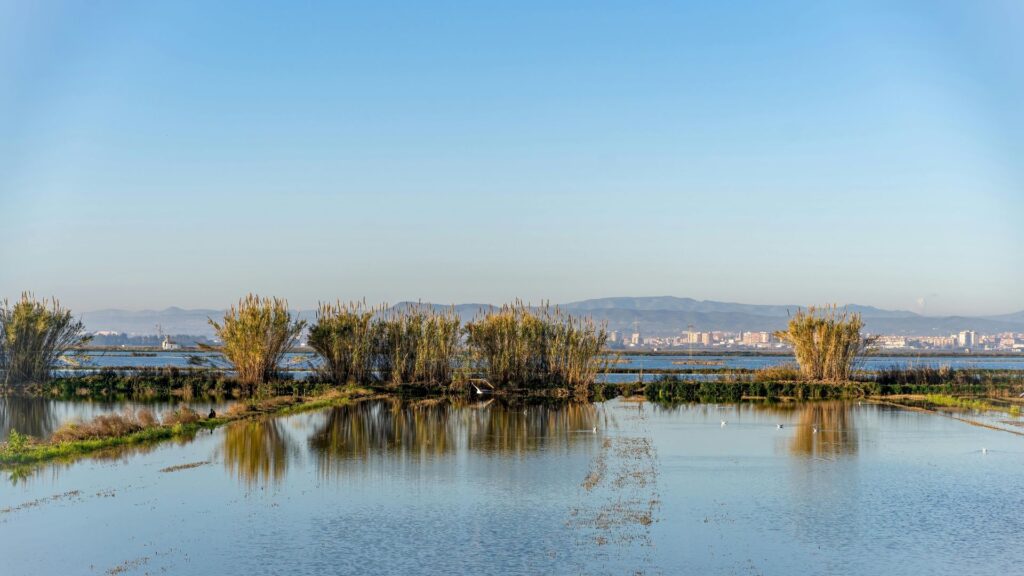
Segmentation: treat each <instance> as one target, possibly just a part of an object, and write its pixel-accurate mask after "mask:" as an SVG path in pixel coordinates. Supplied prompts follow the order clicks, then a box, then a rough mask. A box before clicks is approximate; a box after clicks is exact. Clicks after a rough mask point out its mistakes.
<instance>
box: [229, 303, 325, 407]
mask: <svg viewBox="0 0 1024 576" xmlns="http://www.w3.org/2000/svg"><path fill="white" fill-rule="evenodd" d="M210 325H212V326H213V328H214V330H215V331H216V332H217V337H218V338H220V340H221V341H222V342H223V345H222V346H221V352H222V353H223V354H224V357H225V358H227V360H228V361H229V362H231V364H232V366H234V369H235V372H236V374H237V375H238V381H239V382H240V383H241V384H242V385H244V386H246V387H247V388H249V390H250V391H252V389H253V388H254V387H255V386H256V385H258V384H262V383H264V382H267V381H269V380H272V379H273V378H274V377H275V376H276V374H277V367H278V364H279V363H280V362H281V358H282V357H283V356H284V354H285V353H286V352H287V351H288V349H289V348H291V347H292V345H293V344H294V343H295V339H296V338H297V337H298V336H299V334H300V333H301V332H302V329H303V328H304V327H305V325H306V323H305V321H302V320H295V321H293V320H292V313H291V311H289V309H288V301H287V300H284V299H281V298H262V299H261V298H260V297H259V296H256V295H255V294H249V295H248V296H246V297H245V298H243V299H242V300H240V301H239V302H238V306H232V307H231V309H230V310H228V312H227V314H225V315H224V320H223V321H222V322H220V323H218V322H215V321H213V320H212V319H211V320H210Z"/></svg>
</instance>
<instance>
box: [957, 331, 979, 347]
mask: <svg viewBox="0 0 1024 576" xmlns="http://www.w3.org/2000/svg"><path fill="white" fill-rule="evenodd" d="M977 342H978V335H977V334H976V333H975V332H974V330H964V331H962V332H960V334H959V335H957V338H956V344H957V346H959V347H960V348H974V346H975V345H976V344H977Z"/></svg>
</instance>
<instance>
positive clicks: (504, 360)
mask: <svg viewBox="0 0 1024 576" xmlns="http://www.w3.org/2000/svg"><path fill="white" fill-rule="evenodd" d="M466 334H467V338H466V343H467V345H468V347H469V351H470V355H471V358H472V359H473V362H474V365H475V366H476V367H477V368H478V369H480V370H482V371H483V372H484V374H486V376H487V378H488V380H489V381H490V382H491V383H492V384H494V385H495V386H499V387H522V388H545V387H549V388H550V387H568V388H573V389H576V390H577V391H584V390H585V389H587V388H588V387H589V386H590V385H592V384H593V382H594V380H595V378H596V377H597V374H598V372H600V370H601V368H602V367H603V366H604V357H603V356H602V355H601V350H602V348H603V347H604V343H605V340H606V339H607V334H606V332H605V330H604V327H602V326H597V325H596V324H595V323H594V322H593V321H592V320H591V319H590V318H580V317H574V316H572V315H569V314H566V313H564V312H562V311H561V310H559V309H558V308H554V309H552V308H550V307H549V306H548V305H546V304H545V305H543V306H541V307H540V308H538V309H533V308H531V307H529V306H526V305H525V304H523V303H522V302H521V301H516V302H515V303H513V304H506V305H504V306H502V307H501V308H500V309H493V308H491V309H487V310H485V311H482V312H481V313H480V314H479V315H478V316H477V318H475V319H474V320H473V321H472V322H470V323H469V324H467V325H466Z"/></svg>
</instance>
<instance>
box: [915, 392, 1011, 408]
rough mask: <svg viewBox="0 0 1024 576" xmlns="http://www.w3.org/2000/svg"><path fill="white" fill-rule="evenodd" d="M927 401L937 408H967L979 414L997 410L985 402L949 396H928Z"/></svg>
mask: <svg viewBox="0 0 1024 576" xmlns="http://www.w3.org/2000/svg"><path fill="white" fill-rule="evenodd" d="M924 399H925V401H926V402H928V403H929V404H932V405H935V406H946V407H949V408H965V409H967V410H976V411H978V412H988V411H991V410H995V407H994V406H992V405H991V404H989V403H988V402H985V401H984V400H977V399H974V398H960V397H957V396H950V395H948V394H928V395H926V396H925V397H924Z"/></svg>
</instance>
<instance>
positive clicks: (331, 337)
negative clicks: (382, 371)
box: [308, 301, 377, 384]
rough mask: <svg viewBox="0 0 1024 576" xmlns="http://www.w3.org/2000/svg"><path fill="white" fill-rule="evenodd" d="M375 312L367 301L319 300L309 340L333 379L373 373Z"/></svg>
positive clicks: (359, 377) (365, 379)
mask: <svg viewBox="0 0 1024 576" xmlns="http://www.w3.org/2000/svg"><path fill="white" fill-rule="evenodd" d="M376 312H377V311H376V310H372V309H368V308H366V305H365V303H355V302H353V303H350V304H342V303H341V302H340V301H339V302H338V303H336V304H320V306H319V309H318V310H317V313H316V323H315V324H313V325H312V326H311V327H310V329H309V340H308V343H309V346H310V347H311V348H312V349H313V350H315V351H316V353H317V354H318V355H319V356H320V358H321V359H323V370H324V371H325V372H326V375H327V376H328V377H329V378H330V379H331V380H332V381H333V382H335V383H338V384H345V383H346V382H350V381H351V382H369V381H370V379H371V378H372V377H373V370H374V364H375V362H374V359H375V354H376V350H375V348H376V342H375V334H374V328H375V326H374V322H373V318H374V315H375V314H376Z"/></svg>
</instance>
